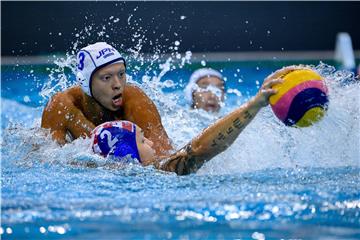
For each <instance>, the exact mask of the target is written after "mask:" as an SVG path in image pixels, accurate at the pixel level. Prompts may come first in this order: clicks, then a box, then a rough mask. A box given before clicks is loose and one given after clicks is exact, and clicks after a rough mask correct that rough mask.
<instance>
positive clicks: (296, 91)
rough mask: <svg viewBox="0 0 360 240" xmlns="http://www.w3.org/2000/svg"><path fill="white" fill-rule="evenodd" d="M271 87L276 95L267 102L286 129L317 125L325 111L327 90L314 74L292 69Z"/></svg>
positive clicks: (320, 78)
mask: <svg viewBox="0 0 360 240" xmlns="http://www.w3.org/2000/svg"><path fill="white" fill-rule="evenodd" d="M281 78H282V79H283V80H284V82H283V83H281V84H277V85H275V86H273V89H276V90H277V91H278V92H277V93H276V94H275V95H273V96H271V97H270V99H269V101H270V105H271V108H272V110H273V112H274V114H275V115H276V116H277V117H278V118H279V119H280V120H281V121H282V122H283V123H284V124H285V125H287V126H296V127H308V126H310V125H312V124H313V123H315V122H318V121H319V120H320V119H321V118H322V117H323V116H324V115H325V113H326V111H327V108H328V103H329V99H328V89H327V87H326V85H325V82H324V79H323V78H322V76H320V75H319V74H318V73H317V72H316V71H314V70H311V69H308V68H304V69H296V70H294V71H291V72H289V73H287V74H286V75H284V76H282V77H281Z"/></svg>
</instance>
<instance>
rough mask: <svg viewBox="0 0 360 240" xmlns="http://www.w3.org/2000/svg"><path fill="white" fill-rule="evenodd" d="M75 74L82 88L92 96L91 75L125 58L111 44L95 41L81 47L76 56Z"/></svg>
mask: <svg viewBox="0 0 360 240" xmlns="http://www.w3.org/2000/svg"><path fill="white" fill-rule="evenodd" d="M76 62H77V71H78V72H77V74H76V79H77V81H78V82H79V84H80V86H81V88H82V90H83V91H84V92H85V93H86V94H88V95H89V96H92V91H91V78H92V75H93V74H94V73H95V72H96V71H97V70H99V69H100V68H103V67H105V66H107V65H110V64H114V63H119V62H121V63H124V64H125V59H124V58H123V57H122V56H121V54H120V53H119V52H118V51H117V50H116V49H115V48H113V47H112V46H110V45H109V44H107V43H105V42H97V43H95V44H91V45H89V46H87V47H84V48H82V49H81V50H80V51H79V52H78V54H77V56H76Z"/></svg>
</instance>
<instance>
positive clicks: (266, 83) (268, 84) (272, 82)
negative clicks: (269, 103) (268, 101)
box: [263, 78, 284, 88]
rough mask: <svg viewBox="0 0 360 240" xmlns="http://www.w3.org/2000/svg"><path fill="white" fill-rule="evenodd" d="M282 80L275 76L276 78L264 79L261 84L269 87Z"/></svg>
mask: <svg viewBox="0 0 360 240" xmlns="http://www.w3.org/2000/svg"><path fill="white" fill-rule="evenodd" d="M282 82H284V80H283V79H281V78H276V79H269V80H268V81H265V82H264V84H263V88H271V87H273V86H274V85H276V84H280V83H282Z"/></svg>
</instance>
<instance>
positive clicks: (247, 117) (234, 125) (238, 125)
mask: <svg viewBox="0 0 360 240" xmlns="http://www.w3.org/2000/svg"><path fill="white" fill-rule="evenodd" d="M252 118H253V115H252V114H251V113H250V112H249V111H245V113H244V116H243V119H244V121H242V120H240V118H239V117H237V118H235V120H234V121H233V123H232V126H230V127H229V128H228V129H227V130H226V131H225V133H222V132H220V133H218V135H217V137H216V138H214V139H213V141H212V144H211V147H217V146H218V145H219V144H221V143H223V142H225V140H226V138H227V137H229V136H230V135H232V134H233V133H235V132H238V131H241V130H243V129H244V128H245V126H246V125H247V123H248V120H250V119H252ZM234 128H236V129H237V130H238V131H234V130H235V129H234Z"/></svg>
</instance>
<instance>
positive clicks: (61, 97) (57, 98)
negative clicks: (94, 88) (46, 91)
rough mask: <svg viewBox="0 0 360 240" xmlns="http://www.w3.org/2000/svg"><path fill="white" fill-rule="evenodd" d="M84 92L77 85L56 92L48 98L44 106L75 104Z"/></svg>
mask: <svg viewBox="0 0 360 240" xmlns="http://www.w3.org/2000/svg"><path fill="white" fill-rule="evenodd" d="M84 94H85V93H84V92H83V91H82V90H81V88H80V87H79V86H75V87H71V88H68V89H66V90H65V91H63V92H57V93H56V94H54V95H53V96H52V97H51V99H50V100H49V102H48V104H47V105H46V107H45V108H54V107H55V108H56V107H59V106H64V105H65V106H69V105H77V102H79V101H81V99H82V98H83V96H84Z"/></svg>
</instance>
